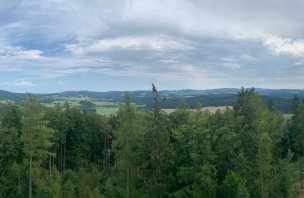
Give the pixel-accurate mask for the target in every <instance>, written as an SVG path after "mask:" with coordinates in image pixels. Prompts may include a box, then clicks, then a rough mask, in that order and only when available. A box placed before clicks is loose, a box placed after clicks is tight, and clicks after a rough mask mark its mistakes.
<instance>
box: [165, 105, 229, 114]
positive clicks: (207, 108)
mask: <svg viewBox="0 0 304 198" xmlns="http://www.w3.org/2000/svg"><path fill="white" fill-rule="evenodd" d="M232 108H233V107H232V106H218V107H216V106H209V107H203V108H201V110H202V111H209V112H210V113H215V112H216V111H217V110H219V111H225V110H226V109H232ZM162 110H163V111H164V112H166V113H172V112H174V111H175V110H176V109H162ZM191 110H192V111H195V110H196V109H191Z"/></svg>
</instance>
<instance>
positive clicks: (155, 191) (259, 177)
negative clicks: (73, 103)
mask: <svg viewBox="0 0 304 198" xmlns="http://www.w3.org/2000/svg"><path fill="white" fill-rule="evenodd" d="M152 93H153V107H152V108H151V109H140V110H137V109H136V106H135V105H134V104H133V103H132V101H131V98H130V97H129V96H128V94H126V95H125V104H124V105H123V106H121V107H120V110H119V112H118V114H117V115H113V116H111V117H104V116H100V115H98V114H96V113H94V112H85V111H81V110H80V109H77V108H72V107H70V106H69V104H68V103H65V104H63V105H59V104H58V105H56V106H54V107H49V108H46V107H44V106H42V105H41V104H40V103H39V101H38V100H37V99H36V98H34V97H32V96H31V95H30V94H29V95H28V97H27V100H26V102H25V103H24V104H23V105H14V104H13V103H10V104H8V105H7V106H6V108H5V109H4V110H3V111H2V112H1V120H0V121H1V126H0V170H1V171H0V196H1V197H7V198H9V197H12V198H18V197H20V198H22V197H30V198H31V197H39V198H44V197H45V198H49V197H54V198H57V197H58V198H59V197H61V198H72V197H80V198H98V197H126V198H129V197H157V198H163V197H164V198H165V197H180V198H183V197H200V198H204V197H206V198H213V197H214V198H216V197H223V198H234V197H235V198H250V197H261V198H266V197H270V198H271V197H273V198H277V197H284V198H285V197H286V198H289V197H291V198H292V197H298V196H299V192H298V188H297V185H300V186H301V187H302V186H303V185H304V184H303V183H302V174H303V172H304V170H303V169H304V166H303V165H302V164H303V163H302V161H303V159H304V102H303V100H302V99H301V98H299V97H295V98H294V101H293V114H294V115H293V117H292V118H291V119H290V120H287V121H286V120H285V119H284V118H283V116H282V115H281V114H280V113H279V112H278V111H277V110H276V108H275V106H274V105H273V103H272V102H271V101H270V102H269V103H268V105H264V104H263V102H262V101H261V98H260V95H259V94H258V93H256V92H255V90H254V89H253V88H252V89H244V88H242V89H241V91H240V92H239V93H238V99H237V104H236V105H235V106H234V108H233V109H227V110H225V111H217V112H216V113H214V114H212V113H210V112H208V111H201V110H200V109H201V106H200V105H199V104H198V107H197V110H196V111H191V110H189V108H188V106H187V104H186V102H185V100H184V99H181V101H180V104H179V106H178V107H177V109H176V111H175V112H173V113H170V114H166V113H164V112H163V111H162V110H161V106H162V102H163V99H162V98H161V97H160V96H159V94H158V92H157V89H156V87H155V86H154V85H152Z"/></svg>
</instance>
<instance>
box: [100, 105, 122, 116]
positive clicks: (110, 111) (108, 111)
mask: <svg viewBox="0 0 304 198" xmlns="http://www.w3.org/2000/svg"><path fill="white" fill-rule="evenodd" d="M118 110H119V108H118V107H99V108H97V109H96V113H98V114H99V115H104V116H110V115H115V114H116V113H117V112H118Z"/></svg>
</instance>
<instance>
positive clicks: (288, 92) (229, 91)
mask: <svg viewBox="0 0 304 198" xmlns="http://www.w3.org/2000/svg"><path fill="white" fill-rule="evenodd" d="M239 90H240V89H237V88H221V89H208V90H192V89H183V90H162V91H159V94H160V96H161V97H163V104H162V105H163V108H175V107H176V106H178V104H179V101H180V98H181V97H184V98H185V100H186V101H187V103H188V105H189V106H190V108H195V107H196V106H197V104H201V105H203V106H232V105H235V104H236V100H237V92H238V91H239ZM256 91H257V92H258V93H260V94H261V98H262V100H263V102H265V103H267V102H268V101H269V100H270V99H271V100H272V101H273V103H274V104H275V105H276V107H277V108H278V109H279V110H280V111H281V112H285V113H289V112H291V104H292V98H293V97H294V95H296V94H297V95H299V96H300V97H304V90H299V89H262V88H256ZM124 93H125V91H108V92H94V91H65V92H60V93H50V94H33V95H34V96H35V97H38V98H40V100H41V102H43V103H52V102H54V101H56V100H58V98H61V100H65V99H67V100H68V98H73V97H74V98H75V97H76V98H78V97H89V98H92V99H102V100H105V101H110V102H113V103H122V102H123V101H124ZM128 93H129V95H130V97H131V98H132V101H133V102H134V103H136V104H137V105H143V106H147V107H151V106H152V93H151V91H150V90H149V91H146V90H143V91H129V92H128ZM25 98H26V94H25V93H13V92H8V91H3V90H0V100H1V101H4V100H10V101H15V102H18V103H19V102H22V101H24V99H25Z"/></svg>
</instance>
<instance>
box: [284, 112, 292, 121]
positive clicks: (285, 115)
mask: <svg viewBox="0 0 304 198" xmlns="http://www.w3.org/2000/svg"><path fill="white" fill-rule="evenodd" d="M283 116H284V118H285V119H286V120H288V119H290V118H291V117H292V116H293V114H292V113H285V114H283Z"/></svg>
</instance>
